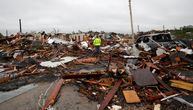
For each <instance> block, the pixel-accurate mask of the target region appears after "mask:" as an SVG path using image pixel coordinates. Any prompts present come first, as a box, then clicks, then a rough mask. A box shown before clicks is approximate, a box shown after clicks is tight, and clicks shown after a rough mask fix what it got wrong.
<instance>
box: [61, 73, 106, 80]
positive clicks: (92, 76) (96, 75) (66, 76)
mask: <svg viewBox="0 0 193 110" xmlns="http://www.w3.org/2000/svg"><path fill="white" fill-rule="evenodd" d="M102 75H104V74H69V75H63V76H62V78H63V79H77V78H96V77H100V76H102Z"/></svg>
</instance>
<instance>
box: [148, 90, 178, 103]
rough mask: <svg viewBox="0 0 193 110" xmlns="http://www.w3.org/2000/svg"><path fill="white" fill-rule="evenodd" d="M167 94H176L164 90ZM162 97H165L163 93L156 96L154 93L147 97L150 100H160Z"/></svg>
mask: <svg viewBox="0 0 193 110" xmlns="http://www.w3.org/2000/svg"><path fill="white" fill-rule="evenodd" d="M163 94H164V95H165V96H170V95H173V94H175V92H164V93H163ZM161 98H164V96H163V95H161V94H159V95H155V96H153V95H151V96H150V95H149V96H148V97H147V99H148V100H149V101H155V100H158V99H161Z"/></svg>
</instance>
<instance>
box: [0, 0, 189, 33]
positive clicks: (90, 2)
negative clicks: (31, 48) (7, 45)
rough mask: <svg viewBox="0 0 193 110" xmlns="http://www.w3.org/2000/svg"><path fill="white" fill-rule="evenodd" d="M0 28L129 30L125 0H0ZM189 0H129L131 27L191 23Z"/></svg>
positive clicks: (156, 26)
mask: <svg viewBox="0 0 193 110" xmlns="http://www.w3.org/2000/svg"><path fill="white" fill-rule="evenodd" d="M0 4H1V5H0V24H1V25H0V32H1V33H3V34H5V30H6V29H7V30H8V31H9V34H10V33H16V32H18V31H19V23H18V20H19V19H22V28H23V32H31V31H43V30H45V31H46V32H51V31H53V30H54V29H56V30H59V32H72V31H75V32H76V31H78V30H81V31H88V30H94V31H107V32H120V33H131V28H130V17H129V8H128V0H0ZM192 5H193V0H132V9H133V21H134V31H135V32H137V25H139V27H140V30H142V31H147V30H151V29H162V28H163V25H165V28H174V27H176V28H178V27H180V26H183V25H189V24H193V12H192V10H193V6H192Z"/></svg>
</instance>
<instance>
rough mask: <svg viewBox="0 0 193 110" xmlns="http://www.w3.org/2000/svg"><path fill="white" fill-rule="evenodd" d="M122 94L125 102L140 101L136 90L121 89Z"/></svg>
mask: <svg viewBox="0 0 193 110" xmlns="http://www.w3.org/2000/svg"><path fill="white" fill-rule="evenodd" d="M123 95H124V97H125V100H126V102H127V103H139V102H141V100H140V99H139V97H138V95H137V93H136V91H134V90H125V91H123Z"/></svg>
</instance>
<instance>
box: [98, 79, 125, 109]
mask: <svg viewBox="0 0 193 110" xmlns="http://www.w3.org/2000/svg"><path fill="white" fill-rule="evenodd" d="M121 83H122V79H119V80H118V81H117V82H116V83H115V85H114V86H113V88H112V89H111V90H110V91H109V93H108V94H107V95H106V96H105V98H104V100H103V101H102V102H101V103H100V107H99V109H98V110H104V109H105V107H106V106H107V105H108V104H109V102H110V101H111V99H112V98H113V96H114V95H115V93H116V91H117V90H118V88H119V86H120V85H121Z"/></svg>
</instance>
